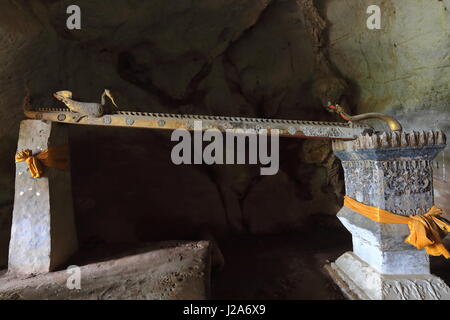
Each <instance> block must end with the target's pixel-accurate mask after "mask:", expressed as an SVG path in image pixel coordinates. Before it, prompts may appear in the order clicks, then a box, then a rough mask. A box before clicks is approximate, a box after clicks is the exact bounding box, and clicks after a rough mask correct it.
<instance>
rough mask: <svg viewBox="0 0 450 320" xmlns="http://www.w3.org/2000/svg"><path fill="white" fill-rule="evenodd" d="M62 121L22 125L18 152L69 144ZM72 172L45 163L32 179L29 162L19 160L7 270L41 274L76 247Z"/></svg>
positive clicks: (62, 259)
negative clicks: (41, 172)
mask: <svg viewBox="0 0 450 320" xmlns="http://www.w3.org/2000/svg"><path fill="white" fill-rule="evenodd" d="M67 138H68V137H67V132H66V128H65V127H64V125H61V124H59V123H55V122H47V121H41V120H24V121H22V122H21V124H20V131H19V141H18V146H17V151H22V150H25V149H30V150H31V151H32V152H33V155H36V154H38V153H39V152H41V151H43V150H45V149H47V148H48V147H51V146H61V145H66V144H67V143H68V141H67ZM77 246H78V245H77V237H76V230H75V222H74V215H73V204H72V186H71V179H70V172H66V171H61V170H57V169H53V168H46V170H45V174H44V176H42V177H41V178H39V179H35V178H32V177H31V175H30V173H29V172H28V168H27V164H26V163H25V162H19V163H17V164H16V184H15V196H14V210H13V220H12V228H11V240H10V242H9V260H8V271H9V272H11V273H15V274H25V275H30V274H38V273H46V272H49V271H53V270H54V269H55V268H57V267H59V266H61V264H63V263H65V262H66V260H67V259H68V258H69V257H70V256H71V255H72V254H73V253H74V252H75V251H76V250H77Z"/></svg>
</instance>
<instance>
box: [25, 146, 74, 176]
mask: <svg viewBox="0 0 450 320" xmlns="http://www.w3.org/2000/svg"><path fill="white" fill-rule="evenodd" d="M22 161H25V162H26V163H27V164H28V170H29V171H30V174H31V176H32V177H33V178H40V177H42V175H43V174H44V167H49V168H56V169H59V170H69V148H68V146H56V147H49V148H48V149H45V150H43V151H42V152H40V153H38V154H37V155H34V156H33V152H32V151H31V150H29V149H26V150H23V151H20V152H18V153H17V154H16V162H22Z"/></svg>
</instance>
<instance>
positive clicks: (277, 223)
mask: <svg viewBox="0 0 450 320" xmlns="http://www.w3.org/2000/svg"><path fill="white" fill-rule="evenodd" d="M308 2H309V1H303V0H302V1H299V2H298V3H297V2H296V1H295V0H249V1H244V2H243V1H238V0H218V1H209V0H202V1H196V2H195V3H193V2H192V1H188V0H180V1H164V0H155V1H133V0H117V1H100V0H89V1H87V0H78V1H65V0H64V1H54V0H39V1H32V2H28V1H24V0H18V1H2V3H1V4H0V41H1V43H0V57H1V59H2V62H3V63H2V65H1V66H0V83H1V90H0V124H1V125H0V150H1V154H2V157H1V160H0V173H1V174H0V188H1V190H2V191H1V193H0V230H1V231H0V237H1V238H0V265H2V264H4V261H6V260H5V258H2V257H6V254H5V252H6V249H7V241H8V239H9V231H8V229H9V224H10V214H11V211H12V199H13V192H14V190H13V185H14V183H13V179H14V176H13V175H14V163H13V161H12V159H13V156H14V152H15V148H16V141H17V128H18V124H19V120H20V119H21V118H22V111H21V109H20V104H21V101H22V99H23V96H24V95H25V92H26V90H25V89H26V87H28V90H29V92H30V94H31V98H32V102H33V103H36V104H47V105H50V106H57V105H58V102H56V101H54V99H53V98H52V97H51V94H52V93H53V92H55V91H57V90H62V89H70V90H71V91H73V92H74V94H75V98H79V99H81V100H85V101H97V100H98V99H99V96H100V93H101V91H102V90H103V89H104V88H105V87H108V88H110V89H111V91H112V92H113V93H114V95H115V98H116V101H117V102H118V104H119V106H120V107H121V108H124V109H128V110H135V111H153V112H173V113H177V112H180V113H199V114H215V115H235V116H259V117H276V118H292V119H304V120H335V119H336V118H335V117H334V116H333V115H330V114H328V113H326V112H324V111H323V108H322V107H321V103H320V101H319V100H318V99H317V98H315V96H314V94H313V91H314V90H313V87H314V86H313V82H314V81H315V79H316V78H317V74H316V71H317V70H316V69H315V61H316V60H317V59H316V58H317V57H316V55H317V50H316V49H317V47H316V46H315V45H316V44H315V43H316V42H314V41H313V39H311V37H310V33H309V31H308V30H309V29H308V23H309V22H308V19H306V20H305V16H304V14H305V13H307V12H309V11H304V8H307V6H305V3H306V4H307V3H308ZM30 3H32V4H30ZM316 3H317V7H318V9H319V13H320V14H321V16H322V17H323V18H324V19H325V21H326V22H327V25H328V28H329V30H328V31H327V30H325V34H324V37H325V38H324V39H325V40H324V42H325V43H326V44H327V45H326V47H325V48H324V49H325V51H326V54H327V57H329V59H330V61H331V66H332V68H333V70H335V72H336V75H337V76H342V78H343V79H345V80H346V83H347V89H348V90H347V92H346V95H348V97H349V99H348V100H349V101H350V106H351V107H352V108H354V109H355V110H357V111H358V112H368V111H385V112H388V113H391V114H395V115H396V116H398V117H399V118H400V120H402V122H403V123H404V124H405V126H406V127H408V126H412V127H416V126H428V125H430V124H433V125H434V123H435V120H436V121H437V120H439V121H440V122H439V124H438V126H440V127H441V128H442V129H444V130H446V132H447V133H448V134H450V132H449V126H448V121H444V119H448V117H449V114H450V110H449V108H450V107H449V101H450V99H448V98H449V96H448V92H449V91H448V85H449V80H448V79H449V77H448V72H449V71H448V63H449V60H448V59H449V58H448V57H449V55H448V52H449V40H448V30H449V28H448V21H449V19H448V9H447V7H449V1H446V0H444V1H438V0H436V1H434V0H433V1H427V0H414V1H410V0H395V1H393V0H391V1H388V0H385V1H366V0H361V1H360V0H348V1H345V2H343V1H339V0H326V1H316ZM70 4H77V5H79V6H80V8H81V10H82V29H81V30H74V31H69V30H67V29H66V27H65V23H66V17H67V14H66V8H67V6H68V5H70ZM299 4H300V5H299ZM370 4H379V5H380V7H381V9H382V30H373V31H372V30H368V29H367V28H366V22H365V20H366V18H367V14H366V8H367V6H368V5H370ZM306 18H308V15H307V17H306ZM424 113H426V115H427V116H428V117H429V118H428V119H435V120H424V117H423V115H424ZM444 114H445V115H446V116H445V117H447V118H445V117H444V116H443V115H444ZM168 141H169V136H168V135H167V133H162V132H154V131H145V130H144V131H141V130H137V131H134V130H131V131H130V130H109V129H108V130H103V129H102V130H99V129H98V128H75V127H74V128H71V146H72V149H73V153H72V154H73V163H74V165H73V168H72V176H73V177H74V178H73V179H74V182H73V183H74V186H73V189H74V198H75V199H76V203H75V209H76V211H77V224H78V226H79V234H81V239H82V241H85V242H86V243H87V244H92V243H94V244H95V243H97V242H102V241H103V242H114V241H116V242H133V241H143V240H149V239H152V238H175V237H178V238H183V237H184V238H192V237H194V236H195V233H196V232H197V233H201V232H203V231H205V230H207V231H208V232H212V233H214V234H215V235H221V236H224V235H225V236H226V234H227V233H229V232H239V233H246V232H251V233H256V234H262V233H276V232H282V231H286V230H299V229H300V228H302V227H303V226H304V225H305V223H307V221H308V220H307V218H308V216H309V215H315V216H320V215H321V214H325V215H326V214H334V213H336V212H337V210H338V208H339V206H340V203H339V195H340V192H341V191H342V179H340V178H339V172H337V175H336V172H334V175H333V176H330V175H331V173H330V169H332V168H334V169H336V167H337V165H338V163H337V162H336V161H335V158H334V157H333V156H332V155H330V147H329V144H328V143H326V142H319V143H317V142H314V141H312V140H311V141H310V140H308V141H297V140H296V141H292V140H283V141H282V143H281V165H280V168H281V169H280V172H279V174H278V175H276V176H273V177H261V176H259V174H258V170H256V169H255V168H254V167H247V166H214V167H204V166H186V167H177V168H173V166H172V165H171V163H170V159H169V154H170V153H169V152H170V145H169V144H168ZM447 154H448V153H447ZM444 157H446V158H444V159H450V157H449V156H444ZM130 163H132V164H133V165H132V166H130ZM447 163H448V160H447ZM442 167H443V165H442V164H440V168H442ZM335 171H336V170H335ZM438 172H441V173H439V175H440V176H441V177H443V173H442V172H443V171H442V170H441V169H440V171H438ZM112 173H115V174H112ZM442 180H443V181H444V180H446V181H448V178H442ZM445 188H447V187H445V183H444V190H445ZM439 192H441V193H442V192H443V191H438V193H437V194H439ZM112 198H113V199H116V200H117V201H116V200H115V201H111V199H112ZM199 199H201V201H200V200H199ZM118 203H120V205H118Z"/></svg>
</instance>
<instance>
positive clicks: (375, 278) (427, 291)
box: [325, 252, 450, 300]
mask: <svg viewBox="0 0 450 320" xmlns="http://www.w3.org/2000/svg"><path fill="white" fill-rule="evenodd" d="M325 269H326V270H327V271H328V273H329V274H330V276H331V278H332V279H333V280H334V282H335V283H336V284H337V285H338V286H339V288H340V289H341V291H342V292H343V293H344V295H345V296H346V297H347V298H348V299H351V300H450V288H449V287H448V286H447V285H446V284H445V282H444V281H443V280H442V279H441V278H439V277H436V276H434V275H431V274H417V275H402V274H399V275H395V274H382V273H379V272H378V271H377V270H375V269H374V268H372V267H371V266H370V265H369V264H367V263H366V262H364V261H363V260H361V259H360V258H359V257H358V256H357V255H356V254H354V253H353V252H346V253H344V254H343V255H342V256H340V257H339V258H338V259H337V260H336V262H334V263H330V264H328V265H326V266H325Z"/></svg>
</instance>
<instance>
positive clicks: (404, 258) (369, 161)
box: [327, 131, 450, 299]
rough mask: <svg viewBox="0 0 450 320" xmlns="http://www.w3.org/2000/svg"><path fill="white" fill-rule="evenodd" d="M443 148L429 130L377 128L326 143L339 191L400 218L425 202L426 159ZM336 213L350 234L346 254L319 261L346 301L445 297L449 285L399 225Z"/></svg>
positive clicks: (424, 207)
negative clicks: (337, 164) (340, 173)
mask: <svg viewBox="0 0 450 320" xmlns="http://www.w3.org/2000/svg"><path fill="white" fill-rule="evenodd" d="M444 148H445V135H444V134H443V133H442V132H441V131H436V132H432V131H429V132H412V133H396V132H394V133H382V134H373V135H365V136H359V137H358V138H357V139H356V140H353V141H348V142H343V141H335V142H333V151H334V153H335V154H336V156H337V157H338V158H339V159H341V161H342V166H343V168H344V173H345V185H346V195H347V196H349V197H351V198H353V199H355V200H357V201H359V202H362V203H364V204H366V205H370V206H373V207H377V208H381V209H384V210H388V211H390V212H392V213H395V214H398V215H403V216H414V215H421V214H424V213H426V212H427V211H428V210H429V209H430V208H431V207H432V206H433V205H434V201H433V174H432V165H431V161H432V160H433V159H434V157H435V156H436V155H437V154H438V153H439V151H441V150H442V149H444ZM338 218H339V220H340V221H341V222H342V224H343V225H344V226H345V227H346V228H347V229H348V230H349V231H350V232H351V234H352V240H353V252H346V253H344V254H343V255H342V256H341V257H339V258H338V259H337V261H336V262H335V263H332V264H331V265H329V266H327V269H328V271H329V272H330V274H331V275H332V277H333V279H334V280H335V281H336V282H337V283H338V285H339V286H340V287H341V289H342V290H343V292H344V293H345V294H346V295H347V297H349V298H353V299H450V289H449V287H448V286H447V285H446V284H445V283H444V282H443V281H442V280H441V279H440V278H438V277H436V276H433V275H431V274H430V263H429V257H428V255H427V253H426V252H425V250H417V249H416V248H415V247H414V246H412V245H410V244H408V243H405V242H404V240H405V238H406V237H407V236H408V234H409V228H408V226H407V225H405V224H395V223H378V222H375V221H372V220H371V219H369V218H366V217H364V216H362V215H361V214H359V213H357V212H355V211H353V210H351V209H349V208H347V207H345V206H344V207H343V208H342V209H341V210H340V211H339V213H338Z"/></svg>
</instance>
